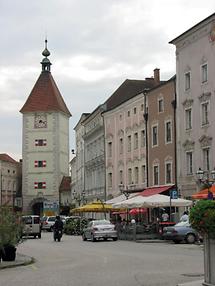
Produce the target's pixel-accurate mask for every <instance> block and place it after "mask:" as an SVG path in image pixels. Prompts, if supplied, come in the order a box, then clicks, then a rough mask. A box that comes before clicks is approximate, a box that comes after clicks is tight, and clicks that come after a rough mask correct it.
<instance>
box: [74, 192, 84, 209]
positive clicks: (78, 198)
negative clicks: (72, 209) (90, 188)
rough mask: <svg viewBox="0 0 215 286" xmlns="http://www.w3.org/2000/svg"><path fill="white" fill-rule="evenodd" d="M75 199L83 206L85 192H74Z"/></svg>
mask: <svg viewBox="0 0 215 286" xmlns="http://www.w3.org/2000/svg"><path fill="white" fill-rule="evenodd" d="M73 199H74V200H75V201H76V202H78V205H79V206H80V205H81V202H82V203H84V202H85V191H84V190H83V191H82V192H81V194H79V193H77V192H76V190H74V191H73Z"/></svg>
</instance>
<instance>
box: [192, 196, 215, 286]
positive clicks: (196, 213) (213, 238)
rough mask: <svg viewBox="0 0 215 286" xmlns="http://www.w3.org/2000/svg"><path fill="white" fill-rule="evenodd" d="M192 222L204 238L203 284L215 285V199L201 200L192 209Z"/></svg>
mask: <svg viewBox="0 0 215 286" xmlns="http://www.w3.org/2000/svg"><path fill="white" fill-rule="evenodd" d="M189 220H190V223H191V225H192V227H193V228H195V229H196V230H197V231H198V232H199V233H200V234H201V235H202V236H203V239H204V270H205V271H204V272H205V281H204V283H203V285H208V286H212V285H214V286H215V271H214V269H215V201H214V200H201V201H198V202H197V203H196V205H195V206H194V207H193V208H192V209H191V210H190V216H189Z"/></svg>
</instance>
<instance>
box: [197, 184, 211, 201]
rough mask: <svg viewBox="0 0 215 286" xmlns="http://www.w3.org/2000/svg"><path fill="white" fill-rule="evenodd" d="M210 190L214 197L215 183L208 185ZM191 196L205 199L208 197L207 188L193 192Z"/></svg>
mask: <svg viewBox="0 0 215 286" xmlns="http://www.w3.org/2000/svg"><path fill="white" fill-rule="evenodd" d="M210 191H211V192H212V193H213V198H214V199H215V185H213V186H212V187H210ZM192 198H193V199H195V200H199V199H200V200H201V199H207V198H208V188H206V189H204V190H201V191H199V192H197V193H195V194H193V195H192Z"/></svg>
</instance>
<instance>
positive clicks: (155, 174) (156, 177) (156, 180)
mask: <svg viewBox="0 0 215 286" xmlns="http://www.w3.org/2000/svg"><path fill="white" fill-rule="evenodd" d="M153 178H154V185H158V184H159V168H158V166H157V165H156V166H154V167H153Z"/></svg>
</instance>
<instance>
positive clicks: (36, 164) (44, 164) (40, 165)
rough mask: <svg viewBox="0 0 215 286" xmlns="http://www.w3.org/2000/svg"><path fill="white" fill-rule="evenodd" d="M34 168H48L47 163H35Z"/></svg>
mask: <svg viewBox="0 0 215 286" xmlns="http://www.w3.org/2000/svg"><path fill="white" fill-rule="evenodd" d="M34 167H36V168H37V167H46V161H45V160H43V161H34Z"/></svg>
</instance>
